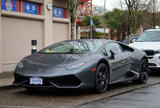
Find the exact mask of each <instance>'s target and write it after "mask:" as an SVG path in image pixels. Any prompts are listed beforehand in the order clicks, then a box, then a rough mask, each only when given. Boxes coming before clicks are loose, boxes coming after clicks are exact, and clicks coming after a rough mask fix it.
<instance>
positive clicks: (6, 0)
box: [1, 0, 41, 15]
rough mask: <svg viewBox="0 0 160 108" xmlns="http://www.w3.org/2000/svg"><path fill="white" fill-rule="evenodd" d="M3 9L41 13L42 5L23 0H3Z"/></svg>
mask: <svg viewBox="0 0 160 108" xmlns="http://www.w3.org/2000/svg"><path fill="white" fill-rule="evenodd" d="M1 8H2V10H8V11H17V12H23V13H27V14H35V15H40V10H41V9H40V5H39V4H37V3H32V2H27V1H23V0H1Z"/></svg>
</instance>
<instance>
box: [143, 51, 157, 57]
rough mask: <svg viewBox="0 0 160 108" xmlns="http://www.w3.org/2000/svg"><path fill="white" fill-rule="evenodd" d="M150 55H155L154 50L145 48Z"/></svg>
mask: <svg viewBox="0 0 160 108" xmlns="http://www.w3.org/2000/svg"><path fill="white" fill-rule="evenodd" d="M144 51H145V53H146V54H147V55H148V56H153V55H154V54H155V51H154V50H144Z"/></svg>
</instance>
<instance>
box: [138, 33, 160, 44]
mask: <svg viewBox="0 0 160 108" xmlns="http://www.w3.org/2000/svg"><path fill="white" fill-rule="evenodd" d="M159 41H160V32H159V31H150V32H144V33H143V34H142V36H140V37H139V38H138V39H137V42H159Z"/></svg>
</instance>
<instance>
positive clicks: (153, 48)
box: [130, 29, 160, 69]
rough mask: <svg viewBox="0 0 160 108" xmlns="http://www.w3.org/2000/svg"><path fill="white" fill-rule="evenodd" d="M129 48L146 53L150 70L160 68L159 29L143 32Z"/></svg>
mask: <svg viewBox="0 0 160 108" xmlns="http://www.w3.org/2000/svg"><path fill="white" fill-rule="evenodd" d="M130 46H132V47H135V48H137V49H140V50H143V51H145V52H146V54H147V57H148V61H149V67H150V68H151V69H159V68H160V29H149V30H147V31H145V32H144V33H143V34H142V35H141V36H140V37H139V38H138V39H137V41H136V42H134V43H131V44H130Z"/></svg>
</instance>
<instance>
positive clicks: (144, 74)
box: [136, 59, 149, 84]
mask: <svg viewBox="0 0 160 108" xmlns="http://www.w3.org/2000/svg"><path fill="white" fill-rule="evenodd" d="M148 76H149V67H148V61H147V60H146V59H143V60H142V61H141V63H140V76H139V79H138V80H136V83H140V84H145V83H147V81H148Z"/></svg>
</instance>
